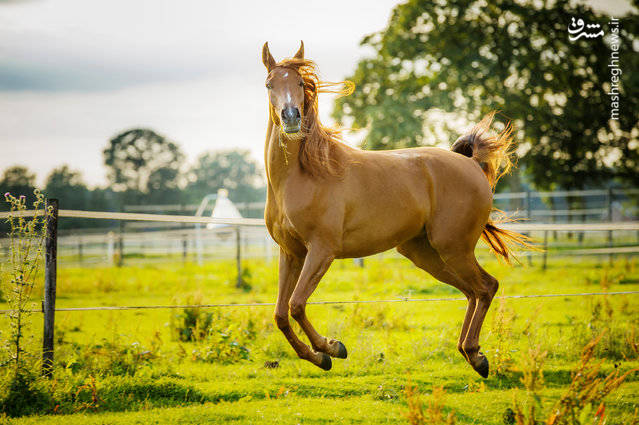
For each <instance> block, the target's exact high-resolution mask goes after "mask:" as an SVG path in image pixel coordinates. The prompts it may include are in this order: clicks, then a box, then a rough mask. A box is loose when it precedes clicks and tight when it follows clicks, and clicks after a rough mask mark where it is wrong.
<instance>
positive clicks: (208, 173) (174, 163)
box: [0, 128, 266, 227]
mask: <svg viewBox="0 0 639 425" xmlns="http://www.w3.org/2000/svg"><path fill="white" fill-rule="evenodd" d="M102 153H103V158H104V165H105V167H106V169H107V181H108V184H107V185H106V186H105V187H94V188H90V187H89V186H88V185H87V184H86V182H85V181H84V178H83V176H82V172H81V171H78V170H73V169H71V168H70V167H69V166H68V165H66V164H65V165H61V166H59V167H56V168H54V169H53V170H52V171H51V172H50V173H49V175H48V176H47V178H46V180H45V182H44V185H43V186H42V187H40V188H39V189H40V190H42V191H43V192H44V193H45V194H46V196H47V197H50V198H57V199H59V201H60V207H61V208H64V209H78V210H93V211H121V210H122V209H123V207H124V206H125V205H144V204H182V205H188V204H197V203H199V202H200V201H201V200H202V198H203V197H204V196H206V195H208V194H211V193H217V190H218V189H220V188H225V189H228V191H229V198H230V199H231V200H232V201H233V202H254V201H263V200H264V199H265V196H266V190H265V187H264V178H263V176H262V171H261V169H260V167H259V165H258V164H257V163H256V162H255V161H254V160H253V159H252V158H251V157H250V154H249V152H248V151H244V150H225V151H208V152H204V153H202V154H200V155H199V156H198V157H197V158H196V160H195V162H194V163H193V164H187V163H186V157H185V155H184V153H183V151H182V149H181V148H180V146H179V144H177V143H176V142H174V141H172V140H170V139H168V138H166V137H165V136H163V135H161V134H158V133H157V132H155V131H153V130H151V129H144V128H135V129H131V130H127V131H124V132H122V133H120V134H118V135H116V136H115V137H113V138H112V139H111V140H109V142H108V144H107V146H106V148H105V149H104V150H103V152H102ZM35 188H36V174H35V173H34V172H32V171H31V170H29V169H28V168H27V167H25V166H22V165H16V166H12V167H9V168H7V169H5V170H4V171H3V173H2V176H1V177H0V190H1V191H2V193H5V192H10V193H12V194H13V195H14V196H19V195H25V196H27V198H28V199H31V198H32V194H33V191H34V189H35ZM6 209H7V205H3V210H6ZM72 221H73V220H65V223H67V226H71V227H73V226H74V225H77V224H78V223H75V222H72ZM75 221H79V220H75ZM93 223H94V224H91V221H88V220H84V221H83V222H82V224H83V225H87V226H92V225H97V224H98V223H97V222H96V221H93ZM61 224H63V223H61Z"/></svg>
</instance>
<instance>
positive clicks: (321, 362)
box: [275, 248, 331, 370]
mask: <svg viewBox="0 0 639 425" xmlns="http://www.w3.org/2000/svg"><path fill="white" fill-rule="evenodd" d="M303 264H304V260H303V259H301V258H298V257H295V256H293V255H290V254H287V253H286V252H285V251H284V250H283V249H281V248H280V270H279V271H280V274H279V290H278V294H277V302H276V304H275V323H277V327H278V328H279V329H280V330H281V331H282V333H283V334H284V336H285V337H286V339H287V340H288V342H289V344H291V346H292V347H293V349H294V350H295V352H296V353H297V355H298V356H299V357H300V358H302V359H305V360H308V361H310V362H311V363H313V364H314V365H316V366H319V367H321V368H322V369H325V370H329V369H330V368H331V359H330V357H328V356H327V355H326V354H324V353H316V352H314V351H313V350H311V348H310V347H309V346H308V345H306V344H304V343H303V342H302V341H301V340H300V339H299V338H298V337H297V335H296V334H295V332H293V328H291V325H290V322H289V320H288V303H289V300H290V299H291V294H292V293H293V290H294V289H295V284H296V283H297V279H298V277H299V275H300V272H301V270H302V265H303Z"/></svg>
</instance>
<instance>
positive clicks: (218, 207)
mask: <svg viewBox="0 0 639 425" xmlns="http://www.w3.org/2000/svg"><path fill="white" fill-rule="evenodd" d="M211 217H212V218H242V214H240V211H239V210H238V209H237V207H236V206H235V204H233V202H231V200H230V199H229V191H228V190H226V189H219V190H218V191H217V197H216V199H215V207H214V208H213V213H211ZM224 226H226V224H214V223H209V224H207V225H206V228H207V229H215V228H218V227H224Z"/></svg>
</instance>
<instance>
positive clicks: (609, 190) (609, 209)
mask: <svg viewBox="0 0 639 425" xmlns="http://www.w3.org/2000/svg"><path fill="white" fill-rule="evenodd" d="M613 197H614V193H613V192H612V187H609V188H608V221H609V222H612V220H613V218H612V203H613ZM612 245H613V243H612V230H609V231H608V248H610V249H611V250H612ZM612 261H613V254H612V251H611V252H610V254H608V263H609V264H610V265H611V266H612Z"/></svg>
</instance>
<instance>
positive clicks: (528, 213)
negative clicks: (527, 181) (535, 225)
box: [524, 189, 532, 266]
mask: <svg viewBox="0 0 639 425" xmlns="http://www.w3.org/2000/svg"><path fill="white" fill-rule="evenodd" d="M526 218H527V219H528V221H531V220H532V196H531V194H530V189H528V190H526ZM524 235H526V236H529V235H530V234H529V233H524ZM526 256H527V257H528V265H529V266H532V255H531V253H530V251H528V252H527V253H526Z"/></svg>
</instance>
